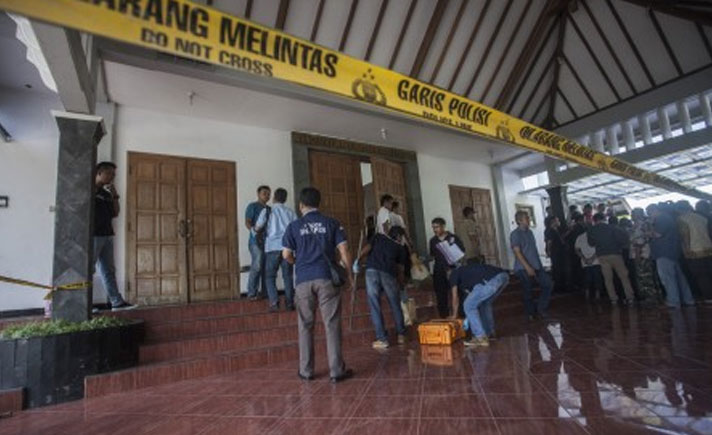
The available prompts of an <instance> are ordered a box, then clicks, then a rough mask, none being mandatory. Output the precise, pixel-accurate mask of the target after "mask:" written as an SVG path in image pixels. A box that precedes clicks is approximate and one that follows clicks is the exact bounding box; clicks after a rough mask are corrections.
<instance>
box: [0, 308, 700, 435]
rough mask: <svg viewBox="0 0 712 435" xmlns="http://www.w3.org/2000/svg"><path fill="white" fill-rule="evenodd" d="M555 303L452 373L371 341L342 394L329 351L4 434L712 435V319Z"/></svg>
mask: <svg viewBox="0 0 712 435" xmlns="http://www.w3.org/2000/svg"><path fill="white" fill-rule="evenodd" d="M553 304H554V305H553V309H552V316H553V317H554V318H555V319H557V320H551V321H549V322H546V323H545V322H534V323H525V322H524V321H523V319H522V316H521V313H517V312H515V311H512V313H513V314H511V315H508V316H502V317H501V318H498V319H497V328H498V334H499V336H500V338H499V340H497V341H495V342H493V343H492V346H491V347H490V348H489V349H477V350H470V349H464V348H463V347H462V345H461V344H459V343H458V344H456V345H455V348H454V352H453V361H452V364H449V365H448V364H447V363H445V364H446V365H429V364H428V362H427V361H422V360H421V352H420V349H419V346H418V344H417V342H416V341H415V340H413V341H411V342H410V343H409V344H408V345H407V346H405V347H402V348H398V347H393V348H391V349H389V350H388V351H385V352H376V351H374V350H373V349H371V348H370V342H369V339H368V337H366V339H364V340H360V341H359V340H356V341H354V340H351V341H350V342H351V343H361V344H358V345H353V344H352V345H350V346H348V347H345V349H344V354H345V359H346V361H347V364H348V365H349V366H350V367H352V368H354V369H355V370H356V377H355V378H354V379H351V380H348V381H346V382H344V383H340V384H336V385H332V384H330V383H329V382H328V369H327V368H326V364H325V355H324V354H325V352H324V350H323V349H319V350H318V352H317V354H316V375H317V379H316V380H315V381H312V382H303V381H300V380H298V379H297V377H296V371H297V370H296V368H297V363H296V361H291V362H279V363H277V364H273V365H265V366H264V367H261V368H256V369H245V370H240V371H238V372H236V373H230V374H225V375H217V376H210V377H205V378H200V379H192V380H186V381H182V382H176V383H172V384H168V385H161V386H155V387H149V388H145V389H142V390H137V391H134V392H131V393H123V394H115V395H111V396H106V397H100V398H96V399H87V400H83V401H78V402H71V403H67V404H62V405H58V406H51V407H45V408H40V409H37V410H33V411H24V412H20V413H18V414H17V415H15V416H13V417H11V418H7V419H2V420H0V434H2V435H5V434H42V435H44V434H52V435H54V434H72V435H74V434H87V435H91V434H115V433H123V434H127V435H140V434H153V435H156V434H231V433H239V434H248V435H249V434H260V435H261V434H283V433H295V434H299V433H309V434H344V433H348V434H357V433H358V434H362V433H363V434H370V433H374V434H375V433H378V434H401V433H403V434H409V435H411V434H435V435H447V434H451V433H456V434H458V435H461V434H465V433H501V434H503V435H504V434H520V433H526V434H547V435H548V434H556V433H566V434H569V433H571V434H577V433H585V432H586V431H588V432H589V433H593V434H597V433H601V434H604V435H613V434H619V433H620V434H628V433H649V432H651V431H668V432H678V433H712V363H710V351H709V350H706V349H707V348H706V346H712V315H711V314H712V310H710V309H707V308H697V309H694V310H687V311H685V312H684V313H683V314H679V313H676V312H672V311H667V310H659V309H642V308H641V309H635V308H634V309H630V310H614V309H611V308H610V307H590V306H587V305H585V303H584V302H583V301H581V300H578V299H576V298H575V297H565V298H556V299H554V301H553ZM681 315H682V316H684V319H683V320H684V321H681V320H680V318H679V316H681ZM693 317H694V321H691V320H693V319H692V318H693ZM149 383H150V382H149ZM117 422H118V423H117Z"/></svg>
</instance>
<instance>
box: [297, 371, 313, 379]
mask: <svg viewBox="0 0 712 435" xmlns="http://www.w3.org/2000/svg"><path fill="white" fill-rule="evenodd" d="M297 376H299V379H301V380H302V381H313V380H314V375H309V376H304V375H303V374H301V372H300V371H299V370H297Z"/></svg>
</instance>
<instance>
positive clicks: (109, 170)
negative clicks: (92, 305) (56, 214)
mask: <svg viewBox="0 0 712 435" xmlns="http://www.w3.org/2000/svg"><path fill="white" fill-rule="evenodd" d="M115 177H116V165H115V164H114V163H112V162H101V163H99V164H98V165H96V177H95V178H94V184H95V189H94V263H95V264H96V266H97V267H98V269H99V273H100V275H101V279H102V282H103V283H104V289H105V290H106V293H107V296H108V297H109V303H110V304H111V310H112V311H119V310H130V309H132V308H136V306H135V305H131V304H129V303H127V302H126V301H124V298H123V297H121V293H119V289H118V286H117V285H116V267H115V266H114V228H113V226H112V224H111V221H112V219H114V218H115V217H116V216H118V215H119V210H120V208H119V194H118V193H116V188H115V187H114V178H115Z"/></svg>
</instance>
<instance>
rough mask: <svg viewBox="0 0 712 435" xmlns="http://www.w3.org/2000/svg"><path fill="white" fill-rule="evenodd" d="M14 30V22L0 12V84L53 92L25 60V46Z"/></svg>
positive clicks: (15, 87) (33, 67)
mask: <svg viewBox="0 0 712 435" xmlns="http://www.w3.org/2000/svg"><path fill="white" fill-rule="evenodd" d="M16 30H17V25H16V24H15V22H14V21H13V20H12V19H11V18H10V17H9V16H8V15H7V14H6V13H5V12H0V54H1V56H2V57H0V86H3V87H6V88H11V89H25V90H27V89H31V90H32V91H35V92H41V93H47V94H50V93H52V94H53V93H54V92H53V91H52V90H50V89H49V88H47V87H46V86H45V85H44V83H43V82H42V79H41V78H40V73H39V72H38V71H37V68H36V67H35V66H34V65H33V64H32V63H30V61H28V60H27V58H26V56H27V48H26V47H25V45H24V44H23V43H22V42H20V41H19V40H18V39H17V38H16V37H15V32H16Z"/></svg>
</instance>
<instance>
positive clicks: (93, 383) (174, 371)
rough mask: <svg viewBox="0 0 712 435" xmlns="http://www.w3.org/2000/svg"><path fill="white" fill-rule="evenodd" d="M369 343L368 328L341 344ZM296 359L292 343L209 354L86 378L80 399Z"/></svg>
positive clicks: (318, 343) (318, 341)
mask: <svg viewBox="0 0 712 435" xmlns="http://www.w3.org/2000/svg"><path fill="white" fill-rule="evenodd" d="M425 310H429V311H430V316H432V314H434V310H433V309H432V308H430V307H426V308H425V309H423V310H422V315H423V316H425ZM410 339H417V338H414V336H413V333H411V338H410ZM372 340H373V331H372V330H371V328H368V329H364V330H360V331H353V332H347V333H344V334H343V342H342V344H343V346H344V347H345V348H350V347H360V346H367V345H369V344H370V343H371V341H372ZM325 345H326V343H325V340H324V338H323V337H315V339H314V348H315V353H316V354H317V355H319V358H321V357H323V355H324V353H325V351H326V347H325ZM298 358H299V347H298V344H297V342H296V341H293V342H289V343H283V344H277V345H273V346H263V347H257V348H252V349H246V350H239V351H232V352H213V353H210V354H205V355H200V356H194V357H187V358H182V359H175V360H172V361H167V362H162V363H155V364H147V365H142V366H138V367H135V368H132V369H128V370H121V371H117V372H111V373H104V374H100V375H94V376H88V377H87V378H85V380H84V396H85V397H86V398H92V397H100V396H105V395H108V394H116V393H121V392H126V391H133V390H138V389H141V388H146V387H151V386H157V385H165V384H169V383H173V382H179V381H185V380H189V379H196V378H201V377H207V376H214V375H220V374H226V373H234V372H237V371H239V370H243V369H249V368H264V367H266V366H268V365H271V364H278V363H284V362H287V361H296V360H297V359H298ZM295 379H296V362H295Z"/></svg>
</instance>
